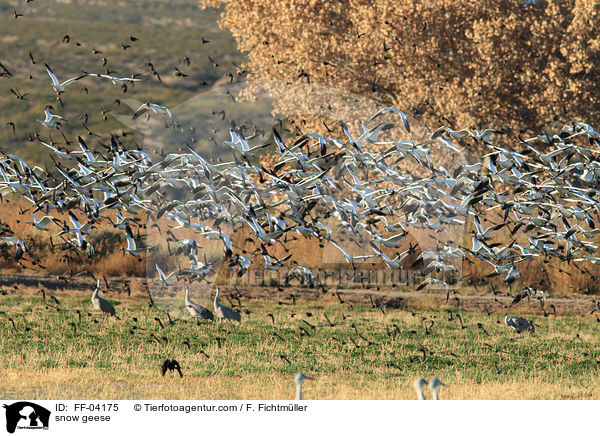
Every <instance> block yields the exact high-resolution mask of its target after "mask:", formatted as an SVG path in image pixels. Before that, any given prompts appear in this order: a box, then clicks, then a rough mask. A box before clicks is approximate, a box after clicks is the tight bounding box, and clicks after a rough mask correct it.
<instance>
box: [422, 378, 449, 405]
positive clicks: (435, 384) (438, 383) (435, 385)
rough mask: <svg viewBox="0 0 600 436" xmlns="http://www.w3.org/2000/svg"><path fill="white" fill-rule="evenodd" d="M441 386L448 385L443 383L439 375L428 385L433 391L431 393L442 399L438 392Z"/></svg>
mask: <svg viewBox="0 0 600 436" xmlns="http://www.w3.org/2000/svg"><path fill="white" fill-rule="evenodd" d="M440 386H446V385H445V384H444V383H442V382H441V381H440V380H439V379H438V378H437V377H435V378H433V379H432V380H431V381H430V382H429V384H428V385H427V387H428V388H429V390H430V391H431V394H432V395H433V399H434V400H439V399H440V397H439V395H438V392H437V390H438V388H439V387H440Z"/></svg>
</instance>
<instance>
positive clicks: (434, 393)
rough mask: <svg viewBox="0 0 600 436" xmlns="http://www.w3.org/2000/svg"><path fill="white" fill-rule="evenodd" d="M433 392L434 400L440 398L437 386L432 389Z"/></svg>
mask: <svg viewBox="0 0 600 436" xmlns="http://www.w3.org/2000/svg"><path fill="white" fill-rule="evenodd" d="M431 393H432V394H433V399H434V400H439V399H440V397H439V396H438V393H437V388H433V389H432V390H431Z"/></svg>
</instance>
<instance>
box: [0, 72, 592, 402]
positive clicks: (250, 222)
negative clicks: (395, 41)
mask: <svg viewBox="0 0 600 436" xmlns="http://www.w3.org/2000/svg"><path fill="white" fill-rule="evenodd" d="M45 69H46V71H47V73H48V75H49V77H50V79H51V84H50V85H51V87H52V89H53V90H54V91H55V92H56V93H57V94H59V95H60V94H63V93H65V92H67V88H68V87H69V86H70V85H72V84H73V83H75V82H77V81H79V80H81V79H83V78H85V77H95V78H97V79H107V80H110V81H112V83H114V84H115V85H118V86H121V85H123V84H124V83H126V82H130V81H136V80H138V79H130V78H119V77H113V76H110V75H103V74H90V73H83V74H81V75H78V76H76V77H73V78H71V79H69V80H66V81H63V82H61V81H60V80H58V79H57V77H56V76H55V74H54V72H53V71H52V69H51V68H50V66H49V65H47V64H45ZM51 110H54V108H53V107H47V108H46V109H45V118H44V120H37V121H38V122H39V123H40V124H41V125H42V126H43V127H44V128H47V129H59V130H60V129H61V121H62V120H63V117H62V116H60V115H57V114H54V113H52V112H51ZM142 116H145V118H146V119H147V120H150V119H151V118H159V119H160V120H161V121H164V126H165V127H164V128H166V129H177V128H180V127H179V124H178V122H177V117H176V116H174V115H173V113H172V111H171V110H170V109H169V108H167V107H165V106H162V105H160V104H156V103H151V102H144V103H142V104H141V105H140V106H139V107H138V108H137V109H136V110H134V113H133V115H132V119H137V118H139V117H142ZM394 117H399V119H400V120H401V122H402V127H403V129H404V130H406V132H407V133H410V132H411V126H410V124H409V121H408V119H407V117H406V116H405V115H404V114H403V113H402V112H401V111H400V110H398V109H396V108H394V107H385V108H382V109H381V110H380V111H378V112H377V113H376V114H375V115H374V116H373V117H372V118H371V119H370V120H368V121H367V124H365V123H360V127H359V131H358V132H354V133H352V132H351V130H352V127H351V126H348V125H346V124H344V123H343V122H341V121H340V126H341V130H342V131H343V132H344V135H345V137H344V138H343V139H339V138H330V137H325V136H322V135H320V134H318V133H302V132H299V133H297V134H296V135H285V134H284V133H285V132H283V131H282V129H279V130H278V129H277V128H273V129H272V131H271V132H270V134H268V135H267V138H266V139H264V138H261V137H260V136H259V135H251V136H248V135H246V133H245V132H246V130H245V128H244V126H243V125H236V124H235V123H234V122H231V128H230V132H229V133H230V136H231V139H230V140H228V141H226V142H225V143H224V144H223V147H224V148H227V149H230V151H231V153H232V156H233V158H232V160H230V161H226V162H214V161H211V160H210V159H208V158H207V157H205V156H202V152H201V151H197V150H195V149H194V148H193V147H191V146H189V145H188V144H180V146H181V148H180V150H182V151H180V152H177V153H161V154H158V155H155V156H151V155H150V154H149V153H147V152H146V151H144V150H143V149H141V148H139V147H138V148H135V147H133V148H132V147H128V146H127V145H126V144H125V143H124V141H123V138H122V137H121V136H119V135H117V134H115V133H111V134H110V140H108V137H107V141H106V143H105V141H102V140H98V141H96V140H93V141H95V142H97V143H96V144H92V146H89V145H88V143H87V142H88V141H92V139H87V140H86V139H84V137H83V136H78V138H77V141H76V143H77V147H75V148H66V147H62V146H61V145H57V144H54V143H52V141H44V140H42V138H41V136H39V135H38V136H37V140H38V141H39V143H40V144H41V145H42V146H44V147H46V148H47V149H48V150H50V153H51V160H52V163H53V164H52V165H47V166H46V168H45V169H44V168H41V167H40V166H33V167H30V166H29V165H28V164H27V163H26V162H25V161H24V160H23V159H21V158H20V157H19V156H17V155H14V154H9V155H4V156H3V157H1V158H0V195H1V196H2V198H8V197H10V196H11V195H14V196H17V197H19V198H21V199H25V200H26V201H28V202H30V203H31V205H32V207H33V208H34V212H33V213H32V221H30V222H29V223H30V224H31V225H32V226H33V227H35V228H36V229H38V230H41V231H46V232H52V231H53V227H55V230H56V233H55V234H54V235H53V236H54V237H55V238H58V239H59V240H62V241H63V244H64V246H65V247H66V249H68V250H73V251H76V252H78V253H80V254H81V255H84V256H88V257H90V258H93V257H94V255H95V250H94V247H93V244H92V243H91V242H90V241H89V240H88V235H89V233H90V231H91V229H93V228H94V227H95V226H96V225H97V224H99V223H101V222H110V223H111V224H112V225H113V226H114V227H115V228H117V229H121V230H122V231H124V234H125V239H126V241H127V245H126V247H125V248H123V250H124V252H125V253H127V254H129V255H132V256H136V257H138V258H141V257H142V256H144V255H145V254H146V253H148V252H149V251H152V250H153V249H154V247H151V246H144V244H143V241H142V238H140V237H139V231H138V235H137V237H136V236H134V233H133V231H132V228H131V227H132V226H133V225H134V223H135V220H134V217H137V216H140V215H143V216H144V217H145V219H147V220H148V222H151V221H152V222H155V223H158V220H160V219H163V220H166V221H167V222H168V223H169V230H168V232H167V233H168V234H169V240H170V241H171V242H174V243H175V244H177V253H180V254H183V255H185V257H186V258H187V261H188V265H187V266H186V267H179V269H177V270H175V271H171V272H164V271H163V269H162V268H161V266H160V265H158V264H156V265H155V269H156V272H157V278H156V281H157V282H158V283H160V284H161V285H163V286H166V287H169V286H173V285H174V284H175V282H176V281H179V280H181V279H185V280H187V281H188V282H190V283H191V282H194V281H204V280H207V277H208V276H209V275H210V274H211V273H212V272H214V268H213V264H212V263H211V262H208V261H207V260H206V257H204V258H201V256H200V255H199V248H200V247H201V241H202V240H203V239H212V240H215V241H220V243H221V244H222V247H223V257H224V259H225V260H226V262H227V264H228V266H229V268H230V269H231V270H232V271H233V272H234V274H236V275H237V276H240V277H241V276H243V275H244V274H246V273H247V272H248V270H249V268H251V267H252V265H253V264H254V263H255V262H256V261H255V259H253V258H252V257H249V256H247V254H248V253H247V251H246V250H241V249H240V248H239V247H237V246H235V244H234V243H233V242H232V239H233V236H234V234H235V233H236V232H237V231H238V230H239V229H240V228H241V227H242V226H245V227H246V228H248V229H249V231H250V233H251V235H252V238H253V239H254V240H255V242H256V246H259V247H260V250H258V251H257V253H258V254H260V255H261V256H262V258H263V259H264V262H263V263H262V264H261V265H255V266H258V267H259V268H264V269H267V270H275V271H277V270H280V269H283V268H288V270H289V272H288V278H289V277H299V278H301V279H302V280H303V281H304V280H306V282H308V283H316V281H317V277H316V275H315V272H314V271H311V269H310V268H309V266H307V265H300V264H298V263H297V262H296V261H290V258H291V257H292V256H291V255H289V256H286V257H283V258H281V259H278V258H276V256H275V255H274V254H273V251H274V248H273V247H275V246H278V245H279V246H283V247H284V248H285V244H286V243H287V242H288V241H289V239H290V238H291V237H294V239H297V238H308V239H312V240H315V241H318V242H319V243H321V244H324V245H326V244H331V246H332V247H335V249H336V250H339V252H340V253H341V254H342V255H343V257H344V258H345V259H346V261H347V262H348V263H349V264H351V266H352V267H353V268H355V267H356V266H357V265H359V264H362V263H367V262H369V263H375V262H382V263H385V264H386V265H387V266H388V267H389V268H393V269H401V268H409V267H411V266H413V265H414V264H415V263H416V262H420V263H421V265H422V270H423V273H424V276H425V279H424V280H423V281H422V282H420V284H419V285H418V286H416V290H417V291H419V290H421V289H424V288H426V287H436V288H439V289H445V297H446V301H448V298H449V295H450V289H451V285H452V284H454V283H456V282H457V281H458V280H460V279H461V277H460V271H459V269H458V268H457V267H456V262H457V261H458V262H462V261H463V260H466V261H471V260H472V259H473V258H477V259H479V260H482V261H484V262H486V263H488V264H489V265H490V266H491V271H490V274H489V277H493V276H499V275H501V276H503V277H504V282H505V283H506V284H507V285H509V286H510V285H511V284H512V283H514V282H515V281H516V280H517V279H518V278H519V277H520V276H521V275H522V274H521V272H520V271H519V269H518V266H519V264H520V263H521V262H524V261H529V260H532V259H550V258H558V259H561V260H562V261H565V262H569V263H571V264H572V265H574V266H575V267H576V268H578V269H580V270H582V271H584V272H585V271H587V270H586V266H585V264H586V263H592V264H597V265H600V257H598V256H597V251H598V245H596V243H595V242H594V241H593V240H594V238H595V237H597V236H598V235H599V234H600V228H598V229H597V228H596V223H597V222H598V221H599V212H600V201H599V199H598V191H599V187H600V161H599V159H598V156H599V154H600V147H599V145H600V134H598V133H597V132H596V131H595V130H594V129H593V128H592V127H591V126H589V125H587V124H585V123H581V122H573V123H570V124H566V125H565V126H564V127H563V128H562V129H561V130H560V131H559V132H557V133H556V134H554V135H539V136H536V137H533V138H530V139H523V138H521V137H514V136H512V135H509V134H508V133H507V132H500V131H495V130H485V131H483V132H481V131H478V130H473V131H470V130H460V131H456V130H453V129H451V128H449V127H442V128H440V129H438V130H436V131H435V132H433V134H431V140H430V141H429V143H430V144H432V143H434V142H435V143H437V144H439V145H440V146H441V147H442V148H443V149H444V152H445V153H448V154H455V155H456V156H462V153H463V151H464V150H465V147H468V146H469V144H471V145H473V144H475V145H476V146H477V148H478V149H480V150H481V149H483V150H487V153H486V154H485V155H484V156H483V159H481V160H480V161H476V162H472V163H467V162H463V163H461V164H459V165H457V166H456V167H455V168H453V169H447V168H445V167H444V166H442V165H436V163H435V162H434V159H433V158H432V157H431V155H430V148H428V147H427V145H423V144H419V143H417V142H415V141H413V140H394V139H393V138H389V136H390V131H391V129H392V128H393V127H394V124H393V123H392V122H391V121H389V120H392V121H393V119H394ZM383 118H386V120H388V121H386V122H385V123H384V122H381V119H383ZM501 135H507V136H508V142H512V145H511V146H510V147H508V146H507V145H505V146H500V145H499V143H498V142H497V141H495V138H497V137H500V136H501ZM284 136H288V137H287V138H286V139H284ZM290 136H291V137H290ZM536 147H537V148H536ZM509 148H510V149H509ZM374 150H379V151H374ZM514 150H519V151H514ZM266 156H269V160H267V159H264V158H265V157H266ZM400 161H405V162H404V164H403V165H404V166H406V163H407V162H409V165H410V166H411V167H412V168H413V171H408V172H407V171H402V170H400V168H399V167H398V166H397V163H398V162H400ZM267 162H269V163H267ZM57 213H60V214H64V213H67V214H68V216H69V221H70V224H68V223H67V222H65V221H63V220H61V219H59V218H58V217H56V216H53V214H55V215H56V214H57ZM494 213H496V214H497V216H498V217H499V220H500V221H499V222H498V223H493V222H492V223H491V226H489V227H487V228H484V226H483V224H482V222H481V221H482V220H487V221H491V219H488V218H486V217H491V216H492V215H493V214H494ZM41 214H43V216H41V217H40V215H41ZM115 216H116V221H113V217H115ZM470 223H473V225H474V231H473V232H472V233H473V235H472V238H471V239H470V243H466V244H465V243H463V241H461V240H457V241H452V240H442V239H441V237H438V236H436V235H440V234H441V233H442V232H445V231H447V230H448V229H449V228H453V227H458V228H463V227H464V226H465V225H466V224H470ZM176 229H191V230H193V232H194V235H195V237H194V238H192V239H185V240H179V239H177V237H176V236H175V235H174V233H173V230H176ZM411 229H422V230H426V231H428V233H429V235H430V237H431V238H432V239H434V240H436V241H437V247H436V249H435V250H431V251H424V250H420V253H419V251H418V250H417V248H418V247H415V246H413V245H411V244H410V243H408V242H409V238H408V236H409V235H410V231H411ZM500 231H502V232H503V238H504V239H502V240H506V235H507V234H508V235H509V238H508V239H509V240H510V242H509V243H506V244H504V243H499V242H496V241H495V240H494V237H495V235H498V234H499V233H500ZM342 234H346V235H353V237H354V238H355V239H362V240H366V241H367V242H368V244H366V247H368V248H366V249H367V250H368V252H363V253H360V254H359V255H352V254H350V252H351V251H355V250H352V249H351V248H353V247H351V246H349V245H348V242H347V240H343V239H342V238H339V237H337V236H336V235H342ZM0 245H4V246H7V247H8V248H9V249H10V250H11V252H12V255H13V256H14V259H15V261H17V262H22V261H23V260H27V258H28V257H30V258H31V259H35V258H36V255H35V253H32V252H31V251H30V247H29V246H28V244H27V243H26V242H25V241H23V240H21V239H19V238H17V237H16V236H0ZM399 250H402V251H401V252H398V251H399ZM392 252H395V253H394V254H390V253H392ZM412 254H417V255H418V257H417V260H416V261H415V260H414V256H410V255H412ZM409 258H410V259H411V261H410V262H411V264H410V265H409V264H407V262H408V259H409ZM99 289H100V282H98V286H97V287H96V289H95V290H94V294H93V296H92V303H93V305H94V307H95V308H96V309H97V310H99V311H101V312H102V313H103V314H105V315H113V316H116V314H115V309H114V307H113V306H112V305H111V304H110V303H109V302H108V301H106V300H104V299H102V298H101V297H99V295H98V292H99ZM528 289H529V290H528V291H527V294H528V295H535V296H536V297H538V298H539V299H540V301H541V302H542V304H543V302H544V301H545V298H546V296H545V294H544V293H543V292H542V291H539V290H535V289H533V288H528ZM218 296H219V291H218V289H217V291H216V295H215V298H214V310H215V314H214V315H213V313H212V312H211V311H210V310H208V309H207V308H205V307H203V306H201V305H199V304H197V303H194V302H193V301H192V300H191V299H190V295H189V290H186V294H185V306H186V308H187V310H188V311H189V313H190V314H191V315H192V316H193V317H194V318H196V319H211V320H214V316H215V315H216V316H217V317H218V318H219V321H220V322H222V321H223V320H226V321H228V322H230V323H231V322H232V321H237V322H241V316H240V314H239V313H238V312H236V311H234V310H233V309H231V308H229V307H226V306H223V305H221V304H219V302H218ZM505 323H506V325H507V326H510V327H512V328H514V329H515V330H516V331H517V332H518V333H521V332H523V331H527V330H531V331H533V329H534V324H533V323H531V322H529V321H527V320H525V319H523V318H518V317H510V316H509V315H508V314H507V315H506V317H505ZM305 379H306V377H305V376H304V375H302V374H299V375H298V376H297V377H296V384H297V386H298V395H299V397H301V395H302V390H301V384H302V382H303V381H304V380H305ZM426 385H427V386H428V387H429V389H431V392H432V394H433V397H434V398H436V399H437V398H438V395H437V388H438V387H439V386H443V384H442V383H441V382H440V381H439V380H438V379H437V378H434V379H433V380H432V381H431V382H429V384H427V383H426V382H425V380H423V379H422V378H420V379H418V380H417V382H415V388H416V389H417V392H418V393H419V397H420V398H424V394H423V391H422V388H423V387H424V386H426Z"/></svg>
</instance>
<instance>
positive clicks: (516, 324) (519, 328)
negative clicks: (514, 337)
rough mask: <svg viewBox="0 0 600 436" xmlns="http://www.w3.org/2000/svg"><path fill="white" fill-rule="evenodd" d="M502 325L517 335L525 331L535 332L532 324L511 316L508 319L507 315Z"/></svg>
mask: <svg viewBox="0 0 600 436" xmlns="http://www.w3.org/2000/svg"><path fill="white" fill-rule="evenodd" d="M504 324H506V325H507V326H508V327H512V328H513V329H515V331H516V332H517V333H518V334H521V333H523V332H524V331H526V330H529V331H531V332H535V326H534V325H533V322H531V321H527V320H526V319H525V318H519V317H516V316H511V317H510V318H509V316H508V313H507V314H506V315H505V316H504Z"/></svg>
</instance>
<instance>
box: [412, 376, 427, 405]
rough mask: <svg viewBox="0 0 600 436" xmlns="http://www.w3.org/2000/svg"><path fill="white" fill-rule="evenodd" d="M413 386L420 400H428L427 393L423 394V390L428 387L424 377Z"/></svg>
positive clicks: (418, 379)
mask: <svg viewBox="0 0 600 436" xmlns="http://www.w3.org/2000/svg"><path fill="white" fill-rule="evenodd" d="M413 386H414V387H415V391H417V396H418V397H419V400H426V399H427V398H425V393H424V392H423V388H424V387H425V386H427V382H426V381H425V379H424V378H423V377H419V378H417V379H416V380H415V382H414V384H413Z"/></svg>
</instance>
